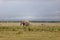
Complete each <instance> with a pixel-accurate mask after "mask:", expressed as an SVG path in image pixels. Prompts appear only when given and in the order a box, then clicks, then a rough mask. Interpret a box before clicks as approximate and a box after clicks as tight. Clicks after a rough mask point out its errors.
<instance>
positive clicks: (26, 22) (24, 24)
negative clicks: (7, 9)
mask: <svg viewBox="0 0 60 40" xmlns="http://www.w3.org/2000/svg"><path fill="white" fill-rule="evenodd" d="M20 25H22V26H29V25H30V23H29V21H28V20H22V21H21V23H20Z"/></svg>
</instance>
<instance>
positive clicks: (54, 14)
mask: <svg viewBox="0 0 60 40" xmlns="http://www.w3.org/2000/svg"><path fill="white" fill-rule="evenodd" d="M22 19H27V20H36V21H60V0H0V20H22Z"/></svg>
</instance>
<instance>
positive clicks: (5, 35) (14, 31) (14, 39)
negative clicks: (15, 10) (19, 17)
mask: <svg viewBox="0 0 60 40" xmlns="http://www.w3.org/2000/svg"><path fill="white" fill-rule="evenodd" d="M0 40H60V26H49V25H37V26H36V25H30V26H28V27H26V26H25V27H22V26H0Z"/></svg>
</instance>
